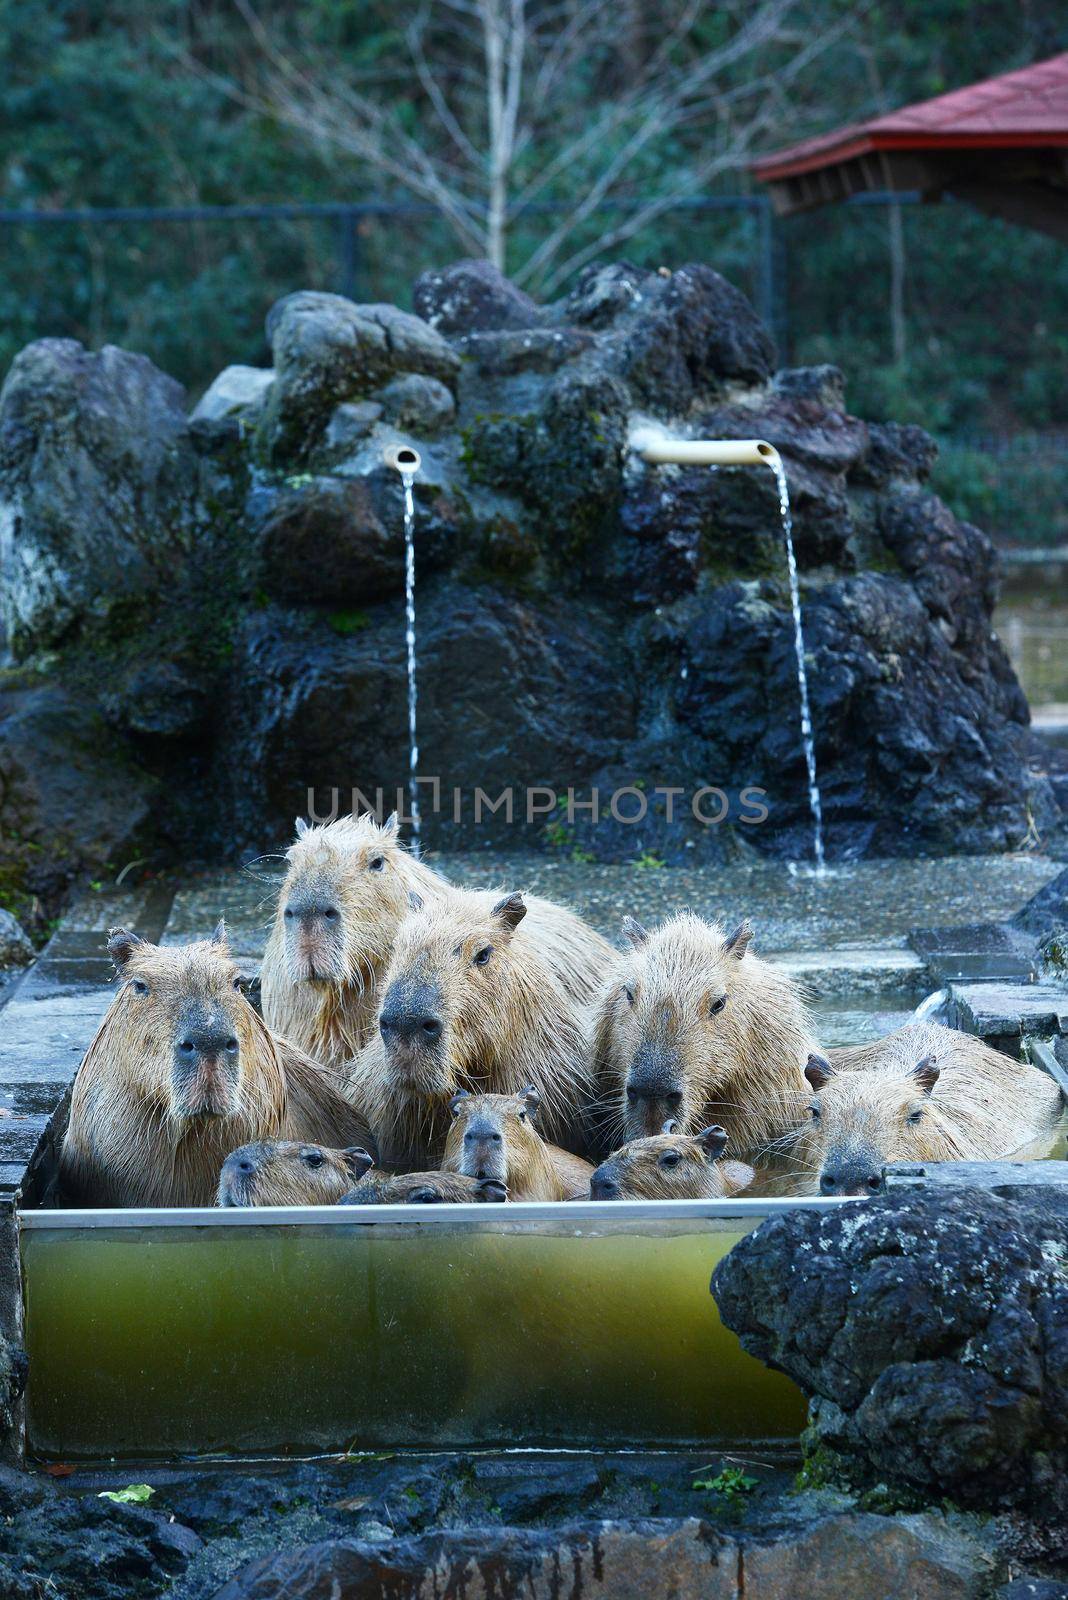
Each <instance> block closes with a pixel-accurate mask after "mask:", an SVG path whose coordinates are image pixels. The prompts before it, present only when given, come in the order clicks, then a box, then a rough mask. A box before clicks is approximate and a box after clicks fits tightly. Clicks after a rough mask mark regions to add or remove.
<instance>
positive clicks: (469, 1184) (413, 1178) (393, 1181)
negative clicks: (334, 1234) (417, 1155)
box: [338, 1172, 508, 1206]
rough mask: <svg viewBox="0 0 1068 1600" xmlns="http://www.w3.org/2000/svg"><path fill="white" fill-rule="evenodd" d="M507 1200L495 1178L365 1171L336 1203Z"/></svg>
mask: <svg viewBox="0 0 1068 1600" xmlns="http://www.w3.org/2000/svg"><path fill="white" fill-rule="evenodd" d="M507 1199H508V1190H507V1188H506V1187H505V1185H504V1184H503V1183H501V1182H500V1180H499V1179H497V1178H466V1177H464V1175H463V1173H460V1172H404V1173H401V1174H400V1175H399V1176H390V1174H389V1173H386V1172H369V1173H368V1174H367V1176H366V1178H361V1179H360V1181H359V1183H358V1184H357V1185H356V1187H355V1189H353V1190H352V1191H351V1193H349V1194H347V1195H345V1197H344V1199H342V1200H340V1201H339V1202H338V1204H339V1205H343V1206H438V1205H462V1204H464V1203H467V1204H470V1203H472V1202H476V1201H481V1202H483V1203H486V1202H488V1203H490V1204H495V1203H499V1202H501V1201H504V1200H507Z"/></svg>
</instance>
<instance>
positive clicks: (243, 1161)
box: [234, 1156, 256, 1172]
mask: <svg viewBox="0 0 1068 1600" xmlns="http://www.w3.org/2000/svg"><path fill="white" fill-rule="evenodd" d="M234 1165H235V1166H236V1168H237V1170H238V1172H255V1170H256V1166H255V1163H254V1162H253V1161H251V1160H250V1159H249V1157H248V1156H241V1157H240V1158H239V1159H238V1160H237V1161H235V1162H234Z"/></svg>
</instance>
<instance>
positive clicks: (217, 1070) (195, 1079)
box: [172, 1000, 241, 1117]
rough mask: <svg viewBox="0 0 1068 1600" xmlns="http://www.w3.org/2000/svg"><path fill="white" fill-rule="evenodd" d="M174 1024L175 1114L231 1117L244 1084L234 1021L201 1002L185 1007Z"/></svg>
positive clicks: (218, 1006)
mask: <svg viewBox="0 0 1068 1600" xmlns="http://www.w3.org/2000/svg"><path fill="white" fill-rule="evenodd" d="M175 1020H176V1024H177V1026H176V1029H175V1032H176V1037H175V1041H174V1051H173V1062H174V1065H173V1069H172V1077H173V1089H172V1098H173V1105H174V1111H175V1114H176V1115H178V1116H183V1117H229V1116H232V1115H233V1113H234V1112H235V1110H236V1109H237V1105H238V1097H239V1094H240V1082H241V1046H240V1043H239V1042H238V1038H237V1033H236V1031H235V1028H234V1019H233V1017H232V1016H230V1015H229V1013H228V1012H227V1011H226V1010H224V1008H223V1007H222V1006H221V1005H219V1004H214V1003H210V1002H207V1003H206V1002H204V1001H199V1000H198V1001H196V1002H194V1003H193V1004H191V1005H186V1006H184V1007H182V1008H180V1009H179V1011H178V1014H177V1017H176V1019H175Z"/></svg>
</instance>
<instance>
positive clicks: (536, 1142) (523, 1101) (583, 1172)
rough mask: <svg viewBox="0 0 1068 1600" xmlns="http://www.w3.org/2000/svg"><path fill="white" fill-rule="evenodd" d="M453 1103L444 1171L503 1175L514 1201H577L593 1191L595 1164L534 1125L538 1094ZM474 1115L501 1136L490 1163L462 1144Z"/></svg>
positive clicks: (478, 1097)
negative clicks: (552, 1141)
mask: <svg viewBox="0 0 1068 1600" xmlns="http://www.w3.org/2000/svg"><path fill="white" fill-rule="evenodd" d="M532 1100H533V1104H532V1103H531V1102H532ZM454 1107H455V1111H454V1115H453V1119H452V1122H451V1124H450V1126H449V1131H448V1135H447V1137H446V1140H445V1160H444V1161H443V1163H442V1167H443V1170H444V1171H446V1172H465V1173H466V1174H467V1175H468V1176H469V1177H472V1178H474V1177H480V1176H483V1177H495V1178H500V1179H501V1181H502V1182H503V1183H506V1184H507V1185H508V1195H509V1198H510V1199H512V1200H573V1199H575V1198H577V1197H579V1196H584V1195H588V1194H589V1192H590V1178H591V1176H592V1175H593V1167H592V1166H591V1165H590V1163H589V1162H588V1161H583V1160H582V1158H581V1157H580V1156H574V1155H572V1154H571V1152H570V1151H569V1150H561V1148H560V1146H559V1145H555V1144H547V1143H546V1141H545V1140H544V1139H543V1138H542V1136H541V1134H540V1133H539V1132H538V1130H537V1127H536V1125H535V1124H536V1119H537V1096H536V1095H535V1096H531V1095H529V1094H528V1093H527V1092H526V1091H522V1092H520V1093H519V1094H517V1095H512V1094H473V1095H465V1096H464V1097H463V1098H462V1099H459V1098H457V1099H456V1100H455V1101H454ZM476 1118H477V1119H478V1120H479V1121H480V1122H483V1123H485V1124H486V1125H487V1126H492V1127H494V1128H495V1129H496V1131H497V1132H498V1133H499V1134H500V1139H501V1144H500V1154H499V1156H498V1157H497V1158H496V1159H493V1158H492V1157H491V1159H490V1160H489V1162H488V1163H487V1162H486V1161H484V1160H481V1161H480V1160H477V1159H473V1158H472V1156H471V1155H470V1154H468V1153H467V1151H466V1150H465V1147H464V1134H465V1133H466V1132H467V1130H468V1128H469V1127H470V1126H471V1123H472V1121H473V1120H474V1119H476ZM474 1168H477V1169H478V1170H474Z"/></svg>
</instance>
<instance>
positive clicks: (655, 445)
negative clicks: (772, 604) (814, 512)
mask: <svg viewBox="0 0 1068 1600" xmlns="http://www.w3.org/2000/svg"><path fill="white" fill-rule="evenodd" d="M630 443H631V449H632V450H634V451H636V452H637V454H638V455H640V456H641V458H642V460H643V461H647V462H649V463H650V465H651V466H690V467H750V466H759V467H770V468H771V471H772V472H773V473H774V475H775V482H776V484H777V486H778V490H779V514H780V517H781V519H782V531H783V542H784V543H785V545H786V566H787V572H788V574H789V579H790V609H791V611H792V612H793V622H794V655H795V658H796V661H797V688H798V697H799V699H800V704H801V743H802V746H803V748H804V752H805V766H806V768H807V771H808V803H809V810H810V811H811V813H812V846H813V856H814V858H815V864H816V871H817V873H820V874H822V872H823V870H824V853H823V801H822V798H821V795H820V787H819V781H818V779H817V776H816V741H815V738H814V736H813V732H812V713H811V710H810V708H809V694H808V669H807V667H806V664H805V640H804V634H803V632H802V627H801V590H800V587H799V584H798V579H797V558H796V556H795V554H794V538H793V519H792V517H791V515H790V492H789V489H788V488H787V484H786V468H785V467H784V466H783V463H782V457H781V456H780V455H779V452H778V451H777V450H776V448H775V446H774V445H772V444H768V442H767V441H766V440H765V439H670V438H668V437H667V436H666V435H664V434H663V433H661V432H660V430H659V429H658V428H656V427H647V428H636V429H635V430H634V431H633V432H632V433H631V438H630Z"/></svg>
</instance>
